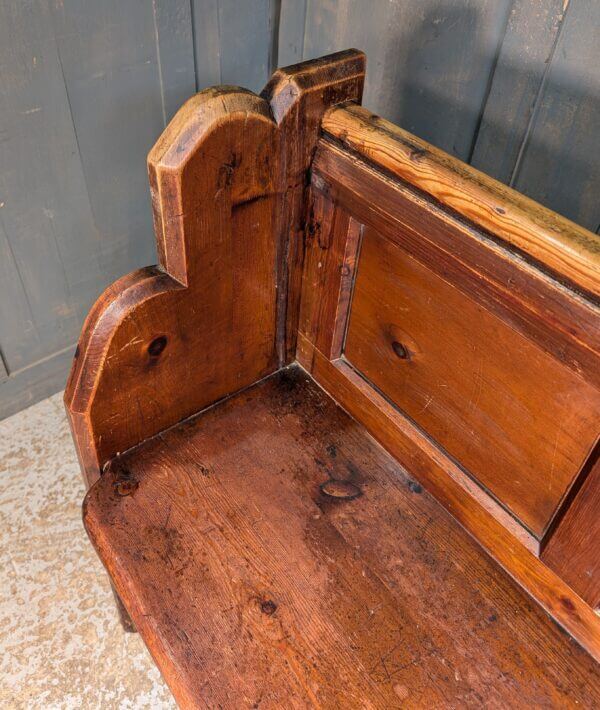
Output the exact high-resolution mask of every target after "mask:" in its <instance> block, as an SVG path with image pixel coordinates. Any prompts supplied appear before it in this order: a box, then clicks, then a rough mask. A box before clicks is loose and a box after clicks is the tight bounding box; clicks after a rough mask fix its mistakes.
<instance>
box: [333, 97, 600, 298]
mask: <svg viewBox="0 0 600 710" xmlns="http://www.w3.org/2000/svg"><path fill="white" fill-rule="evenodd" d="M323 129H324V130H325V131H326V132H327V133H328V134H330V135H331V136H334V137H335V138H337V139H338V140H340V141H341V142H342V144H343V145H344V146H345V147H346V148H348V149H349V150H352V151H356V152H357V153H358V154H360V155H362V156H365V157H366V158H368V160H370V161H372V162H373V163H376V164H377V165H379V166H381V167H382V168H385V169H386V170H389V171H390V172H391V173H392V174H393V175H395V176H397V177H399V178H401V179H403V180H406V181H407V182H409V183H411V184H412V185H414V186H415V187H417V188H419V189H420V190H422V191H423V192H425V193H427V194H429V195H431V196H432V197H434V198H435V199H437V200H439V201H440V202H442V203H443V204H445V205H447V206H448V207H451V208H452V209H453V210H455V211H456V212H458V213H459V214H461V215H463V216H464V217H466V218H467V219H469V220H470V221H471V222H473V223H475V224H477V225H479V226H481V227H483V228H484V229H486V230H487V231H488V232H490V233H491V234H494V235H496V236H497V237H499V238H500V239H502V240H504V241H506V242H507V243H509V244H511V245H513V246H514V247H516V248H518V249H519V250H520V251H521V252H522V253H524V254H526V255H528V256H530V257H531V258H533V259H535V260H536V261H537V262H538V263H540V264H541V265H543V266H544V267H546V268H548V269H549V270H550V271H552V272H553V273H554V274H555V275H557V277H558V278H562V279H567V280H568V281H570V282H571V283H572V284H574V285H576V286H577V287H579V288H581V289H583V290H585V291H587V292H589V293H590V294H593V295H595V296H599V295H600V277H599V274H600V237H599V236H598V235H596V234H593V233H592V232H589V231H588V230H586V229H583V228H582V227H579V226H578V225H576V224H575V223H574V222H571V221H570V220H567V219H565V218H563V217H560V216H559V215H557V214H556V213H555V212H552V211H551V210H548V209H546V208H544V207H542V206H541V205H540V204H538V203H537V202H534V201H533V200H530V199H528V198H527V197H524V196H523V195H521V194H519V193H518V192H516V191H514V190H512V189H511V188H508V187H506V186H504V185H502V184H501V183H499V182H497V181H496V180H493V179H492V178H490V177H488V176H486V175H485V174H484V173H481V172H479V171H478V170H476V169H474V168H472V167H470V166H468V165H466V164H464V163H462V162H461V161H459V160H457V159H456V158H452V157H451V156H449V155H448V154H447V153H444V152H443V151H441V150H439V149H437V148H435V147H434V146H432V145H430V144H429V143H427V142H426V141H423V140H421V139H419V138H417V137H416V136H414V135H412V134H410V133H408V132H407V131H404V130H402V129H401V128H399V127H398V126H395V125H394V124H392V123H390V122H389V121H385V120H384V119H381V118H379V117H378V116H375V115H374V114H372V113H371V112H370V111H368V110H366V109H363V108H361V107H359V106H348V107H346V108H334V109H332V110H330V111H329V112H328V113H327V114H326V115H325V117H324V119H323Z"/></svg>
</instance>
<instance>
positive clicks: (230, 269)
mask: <svg viewBox="0 0 600 710" xmlns="http://www.w3.org/2000/svg"><path fill="white" fill-rule="evenodd" d="M363 78H364V55H362V53H360V52H355V51H349V52H345V53H341V54H338V55H334V56H332V57H329V58H324V59H322V60H320V61H318V62H312V63H309V64H307V65H301V66H297V67H291V68H289V69H288V70H286V71H285V72H284V71H280V72H278V73H277V74H276V75H275V77H274V79H273V81H272V82H271V83H270V84H269V86H268V87H267V90H266V92H265V94H266V95H267V96H269V98H270V103H269V102H267V100H266V99H265V98H260V97H258V96H256V95H255V94H252V93H251V92H249V91H245V90H243V89H238V88H236V87H220V88H215V89H207V90H205V91H203V92H200V93H199V94H197V95H196V96H195V97H193V98H192V99H190V100H189V101H188V102H187V103H186V104H185V105H184V106H183V107H182V108H181V109H180V111H179V112H178V113H177V114H176V116H175V117H174V118H173V120H172V121H171V123H170V124H169V126H168V127H167V128H166V129H165V131H164V132H163V134H162V136H161V137H160V139H159V140H158V141H157V143H156V145H155V146H154V148H153V149H152V151H151V152H150V155H149V157H148V169H149V177H150V185H151V191H152V203H153V209H154V226H155V234H156V239H157V251H158V255H159V263H160V267H161V268H156V267H149V268H147V269H142V270H140V271H138V272H133V273H132V274H129V275H128V276H125V277H123V278H122V279H121V280H120V281H118V282H117V283H116V284H114V285H113V286H111V287H110V288H109V289H108V290H107V291H106V292H105V293H104V294H103V295H102V296H101V298H100V299H99V300H98V301H97V303H96V304H95V306H94V308H93V309H92V311H91V312H90V314H89V316H88V319H87V320H86V323H85V325H84V328H83V331H82V336H81V339H80V343H79V346H78V349H77V353H76V357H75V361H74V365H73V369H72V372H71V376H70V379H69V383H68V386H67V390H66V393H65V402H66V405H67V410H68V412H69V416H70V419H71V423H72V427H73V430H74V433H75V439H76V443H77V447H78V450H79V455H80V459H81V462H82V466H83V469H84V471H85V475H86V477H87V480H88V481H92V480H94V479H95V478H96V477H97V476H98V475H99V472H100V469H101V467H102V465H103V463H104V462H105V461H106V460H107V459H108V458H111V457H112V456H114V455H115V454H117V453H118V452H121V451H125V450H126V449H128V448H130V447H131V446H134V445H136V444H138V443H139V442H140V441H143V440H144V439H145V438H148V437H149V436H153V435H154V434H157V433H158V432H160V431H161V430H163V429H165V428H167V427H169V426H172V425H173V424H175V423H177V422H178V421H180V420H181V419H184V418H185V417H187V416H190V415H191V414H193V413H195V412H197V411H199V410H200V409H202V408H203V407H205V406H206V405H208V404H210V403H212V402H214V401H216V400H217V399H220V398H221V397H225V396H227V395H229V394H231V393H232V392H235V391H237V390H239V389H241V388H243V387H245V386H247V385H249V384H252V382H254V381H255V380H257V379H259V378H261V377H263V376H264V375H266V374H268V373H269V372H272V371H273V370H274V369H275V368H276V367H278V366H279V365H281V364H282V362H286V361H287V359H288V357H289V356H287V354H286V353H287V350H288V348H287V347H286V337H287V336H286V334H288V335H289V339H290V342H291V343H294V342H295V341H294V340H293V337H295V332H296V330H297V327H294V328H293V330H292V331H290V330H289V329H288V328H286V322H287V319H288V316H289V322H290V323H292V324H293V323H295V322H297V313H291V312H290V309H293V308H295V309H296V310H297V303H298V295H297V294H296V290H297V289H296V287H294V288H293V289H292V292H291V293H290V303H291V305H290V306H289V307H288V299H287V294H288V290H287V289H286V288H284V284H287V280H288V278H289V280H290V282H291V283H292V284H293V283H295V281H297V280H299V275H298V274H297V273H296V271H297V270H298V269H299V268H300V266H301V262H298V258H299V256H298V255H301V254H302V242H301V241H298V239H299V236H300V235H301V234H302V205H303V194H304V189H305V174H306V172H307V170H308V165H309V161H310V158H311V156H312V152H313V149H314V144H315V142H316V140H317V137H318V136H317V130H318V125H319V120H320V116H321V115H322V113H323V111H324V110H325V108H327V107H329V106H331V105H333V104H335V103H336V102H338V101H346V100H348V99H352V98H353V99H359V98H360V91H361V88H362V81H363ZM292 133H293V136H294V140H291V135H292ZM290 243H292V244H293V246H290ZM288 259H289V262H288ZM288 263H290V264H292V267H291V268H288V269H286V268H285V266H286V264H288ZM282 294H283V300H282V298H281V295H282ZM294 350H295V346H294ZM184 393H185V394H184Z"/></svg>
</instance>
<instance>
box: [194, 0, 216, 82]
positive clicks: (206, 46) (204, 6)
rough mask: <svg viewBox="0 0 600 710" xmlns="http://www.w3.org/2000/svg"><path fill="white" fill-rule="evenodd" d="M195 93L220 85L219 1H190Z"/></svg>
mask: <svg viewBox="0 0 600 710" xmlns="http://www.w3.org/2000/svg"><path fill="white" fill-rule="evenodd" d="M191 9H192V31H193V36H194V63H195V67H196V91H199V90H200V89H204V88H206V87H207V86H215V85H216V84H220V83H221V39H220V36H219V0H191Z"/></svg>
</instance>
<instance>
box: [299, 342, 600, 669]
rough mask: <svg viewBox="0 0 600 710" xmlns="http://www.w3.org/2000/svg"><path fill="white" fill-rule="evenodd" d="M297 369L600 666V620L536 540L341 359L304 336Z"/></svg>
mask: <svg viewBox="0 0 600 710" xmlns="http://www.w3.org/2000/svg"><path fill="white" fill-rule="evenodd" d="M298 362H299V363H301V364H302V365H303V366H304V367H305V368H306V369H307V370H308V371H310V372H311V373H312V376H313V377H314V379H315V381H316V382H318V383H319V385H321V386H322V387H323V388H324V389H325V390H326V391H327V392H329V393H330V394H331V396H332V397H334V399H335V401H336V402H338V403H339V404H340V406H342V407H343V408H344V409H345V410H346V411H347V412H349V413H350V414H351V415H352V416H353V417H354V418H355V419H356V420H357V421H358V422H360V423H361V424H362V425H363V426H364V427H365V428H366V429H367V431H369V433H370V434H371V435H372V436H374V437H375V438H376V439H377V441H379V442H380V443H381V444H382V446H384V447H385V449H386V450H387V451H389V452H390V453H391V454H392V455H393V456H394V457H395V459H396V460H397V461H398V462H399V463H400V465H402V466H404V467H405V468H406V470H407V471H410V472H411V473H412V475H414V476H415V477H416V478H417V479H418V481H419V482H420V483H422V484H423V486H424V487H425V488H426V489H427V490H428V491H430V492H431V493H432V495H433V496H434V497H435V498H436V500H437V501H439V502H440V503H441V504H442V505H443V507H444V508H445V509H447V510H448V511H450V513H451V514H452V516H453V518H454V519H455V520H457V521H458V522H459V523H460V524H461V525H462V526H464V528H465V529H466V530H468V531H469V532H470V533H471V535H473V537H474V538H475V539H476V540H478V541H479V542H480V543H481V545H483V547H484V549H486V550H487V551H488V552H489V554H490V555H491V556H492V558H493V559H495V560H496V561H498V562H499V563H500V565H501V566H502V567H503V568H504V570H505V571H506V572H507V573H508V574H509V575H510V576H511V577H512V578H513V579H515V580H516V581H517V582H518V584H519V585H520V586H521V587H522V588H523V589H525V590H526V591H527V592H528V593H529V594H530V595H531V596H532V597H533V598H534V599H535V600H536V602H537V603H538V604H540V605H541V607H542V608H543V609H545V610H546V611H547V612H548V614H550V616H551V617H552V618H553V619H555V620H556V621H557V622H558V623H559V624H560V625H561V626H562V627H563V628H564V629H566V630H567V631H568V632H569V633H570V634H571V635H572V636H573V637H574V638H576V639H577V640H578V641H579V643H581V644H582V646H583V647H584V648H586V649H587V650H588V651H589V652H590V653H591V654H592V656H593V657H594V658H595V659H596V661H597V662H599V663H600V618H599V617H598V615H597V614H595V613H594V611H593V610H592V608H591V607H590V606H589V604H588V603H586V602H585V601H584V600H583V599H581V597H579V596H578V595H577V594H576V593H575V592H574V591H573V589H572V588H571V587H569V585H568V584H567V583H566V582H565V581H563V580H562V579H561V578H560V577H559V576H558V574H557V573H555V572H553V571H552V570H551V569H550V568H549V567H547V566H546V565H545V564H544V563H543V562H541V561H540V559H539V557H538V554H539V544H537V541H536V540H535V539H534V538H533V537H532V536H531V535H530V534H528V533H527V531H526V530H525V529H524V528H523V527H522V526H521V525H519V524H518V523H517V522H516V521H515V519H514V518H513V517H512V516H510V515H509V514H508V513H507V512H506V510H505V509H504V508H502V507H500V506H499V505H498V504H497V503H496V502H495V501H494V500H493V498H491V497H490V496H489V495H487V494H486V493H485V492H484V491H483V490H482V489H481V488H480V487H479V486H478V485H477V484H476V483H475V482H474V481H473V479H472V478H470V477H469V476H467V475H466V474H465V472H464V471H463V469H461V468H460V467H459V466H457V465H456V463H455V462H453V461H452V460H451V459H449V458H448V456H447V455H445V454H444V453H443V452H442V451H441V450H440V449H439V447H438V446H436V445H435V443H434V442H433V441H432V440H431V439H430V438H429V437H428V436H427V435H426V434H425V433H424V432H423V431H422V430H421V429H419V428H418V427H417V426H415V424H414V423H413V422H411V421H410V420H409V419H408V418H407V417H406V416H404V415H403V414H402V413H401V412H399V411H398V409H397V408H396V407H394V406H393V405H392V404H390V402H389V401H388V400H387V399H385V398H384V397H383V396H382V395H381V394H380V393H378V392H377V390H375V389H374V388H373V387H372V386H371V385H370V384H369V383H368V382H367V381H366V380H365V379H364V378H363V377H361V376H360V375H359V374H358V373H357V372H356V371H355V370H354V369H353V368H352V367H351V366H350V365H349V364H348V363H347V362H346V361H345V360H344V359H343V358H340V359H338V360H335V361H330V360H329V359H328V358H327V357H326V356H325V355H323V354H322V353H320V352H319V351H318V350H317V349H316V348H314V346H312V344H311V343H310V342H309V341H308V339H307V338H305V337H304V336H303V335H302V334H299V335H298ZM584 549H585V550H586V551H588V552H589V551H590V549H589V548H584ZM593 550H594V548H593V546H592V551H593ZM561 560H562V561H563V562H565V561H566V562H567V563H568V560H569V555H568V552H567V556H566V558H565V557H561ZM579 562H580V564H581V563H582V562H583V560H582V559H580V560H579Z"/></svg>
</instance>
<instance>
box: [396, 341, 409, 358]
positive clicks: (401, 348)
mask: <svg viewBox="0 0 600 710" xmlns="http://www.w3.org/2000/svg"><path fill="white" fill-rule="evenodd" d="M392 350H393V351H394V353H395V354H396V356H397V357H399V358H400V359H401V360H408V359H409V358H410V353H409V352H408V348H407V347H406V346H405V345H402V343H399V342H398V341H397V340H394V342H393V343H392Z"/></svg>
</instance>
